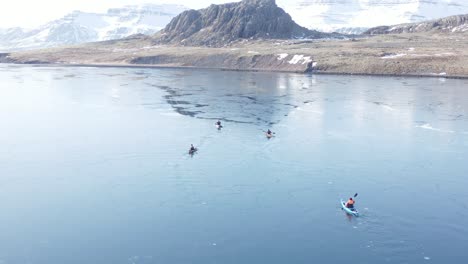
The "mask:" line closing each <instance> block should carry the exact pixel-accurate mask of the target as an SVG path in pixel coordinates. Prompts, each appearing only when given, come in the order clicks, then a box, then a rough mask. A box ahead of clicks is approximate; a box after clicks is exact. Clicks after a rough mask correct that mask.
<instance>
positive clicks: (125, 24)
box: [0, 4, 187, 52]
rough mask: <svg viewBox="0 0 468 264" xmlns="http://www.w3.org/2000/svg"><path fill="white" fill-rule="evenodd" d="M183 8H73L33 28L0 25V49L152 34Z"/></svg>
mask: <svg viewBox="0 0 468 264" xmlns="http://www.w3.org/2000/svg"><path fill="white" fill-rule="evenodd" d="M185 10H187V8H185V7H184V6H181V5H152V4H145V5H138V6H137V5H132V6H125V7H122V8H112V9H109V10H108V11H107V13H105V14H98V13H85V12H80V11H75V12H73V13H71V14H68V15H66V16H65V17H63V18H61V19H58V20H54V21H52V22H49V23H47V24H45V25H42V26H39V27H37V28H34V29H30V30H26V29H22V28H9V29H0V52H1V51H13V50H24V49H35V48H45V47H54V46H60V45H65V44H78V43H84V42H92V41H101V40H110V39H118V38H123V37H127V36H129V35H133V34H138V33H142V34H153V33H156V32H157V31H159V30H160V29H162V28H164V27H165V26H166V25H167V24H168V23H169V22H170V21H171V19H172V18H173V17H175V16H176V15H178V14H179V13H181V12H183V11H185Z"/></svg>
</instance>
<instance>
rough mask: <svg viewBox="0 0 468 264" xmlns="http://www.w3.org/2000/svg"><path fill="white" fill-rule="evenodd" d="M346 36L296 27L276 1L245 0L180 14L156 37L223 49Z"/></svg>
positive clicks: (184, 43) (157, 38) (168, 41)
mask: <svg viewBox="0 0 468 264" xmlns="http://www.w3.org/2000/svg"><path fill="white" fill-rule="evenodd" d="M327 37H329V38H330V37H342V36H341V35H340V34H332V33H322V32H318V31H315V30H309V29H307V28H304V27H301V26H299V25H298V24H296V23H295V22H294V21H293V20H292V18H291V16H290V15H289V14H288V13H286V12H285V11H284V10H283V9H281V8H280V7H278V6H277V5H276V1H275V0H243V1H241V2H235V3H228V4H222V5H210V6H209V7H207V8H204V9H200V10H188V11H184V12H183V13H181V14H179V15H178V16H176V17H175V18H173V19H172V20H171V22H170V23H169V24H168V25H167V26H166V27H165V28H164V29H163V30H161V31H160V32H158V33H157V34H156V35H155V36H154V38H155V42H156V43H158V44H176V45H186V46H198V45H201V46H213V47H219V46H223V45H227V44H230V43H232V42H235V41H238V40H249V39H294V38H312V39H316V38H327Z"/></svg>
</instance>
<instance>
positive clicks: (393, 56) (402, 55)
mask: <svg viewBox="0 0 468 264" xmlns="http://www.w3.org/2000/svg"><path fill="white" fill-rule="evenodd" d="M406 55H408V54H406V53H398V54H390V55H385V56H383V57H381V58H382V59H384V60H385V59H396V58H400V57H404V56H406Z"/></svg>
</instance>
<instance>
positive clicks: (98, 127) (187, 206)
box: [0, 65, 468, 264]
mask: <svg viewBox="0 0 468 264" xmlns="http://www.w3.org/2000/svg"><path fill="white" fill-rule="evenodd" d="M217 118H222V120H223V122H224V125H225V127H224V128H223V129H222V130H221V131H218V130H216V128H215V127H214V122H215V120H216V119H217ZM268 128H271V129H272V130H273V131H275V132H276V137H274V138H272V139H271V140H267V139H266V138H265V136H264V134H263V132H262V130H266V129H268ZM192 143H193V144H194V145H196V146H197V147H198V148H199V152H198V153H197V154H196V155H194V156H193V157H192V158H191V157H190V156H189V155H187V150H188V147H189V146H190V144H192ZM467 186H468V81H467V80H449V79H437V78H426V79H424V78H380V77H362V76H307V75H295V74H277V73H242V72H226V71H202V70H172V69H112V68H52V67H18V66H11V65H2V66H0V212H1V216H0V263H2V264H3V263H40V264H42V263H44V264H55V263H57V264H64V263H67V264H74V263H77V264H78V263H79V264H83V263H125V264H126V263H128V264H131V263H168V264H172V263H174V264H179V263H200V264H201V263H203V264H208V263H223V264H230V263H232V264H238V263H307V264H310V263H369V264H375V263H465V261H466V258H467V257H468V253H467V252H468V251H467V249H468V226H467V223H468V190H467ZM355 192H358V193H359V196H358V197H357V208H358V209H359V210H360V211H361V213H362V216H361V217H359V218H350V217H348V216H346V215H345V214H344V213H343V212H342V211H341V210H340V206H339V199H340V198H348V197H349V196H351V195H353V194H354V193H355Z"/></svg>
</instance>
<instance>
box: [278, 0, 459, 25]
mask: <svg viewBox="0 0 468 264" xmlns="http://www.w3.org/2000/svg"><path fill="white" fill-rule="evenodd" d="M277 2H278V5H279V6H281V7H283V8H284V9H285V10H286V11H287V12H288V13H289V14H290V15H291V16H292V17H293V19H294V20H295V21H296V22H297V23H298V24H300V25H301V26H304V27H308V28H311V29H317V30H321V31H341V32H350V31H351V32H353V31H354V32H356V31H355V30H354V29H353V28H357V27H360V28H361V29H360V30H357V31H363V30H365V29H366V28H370V27H376V26H382V25H394V24H401V23H412V22H421V21H424V20H431V19H437V18H442V17H447V16H451V15H459V14H468V0H277ZM343 28H344V29H343ZM346 28H347V29H346ZM340 29H341V30H340Z"/></svg>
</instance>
